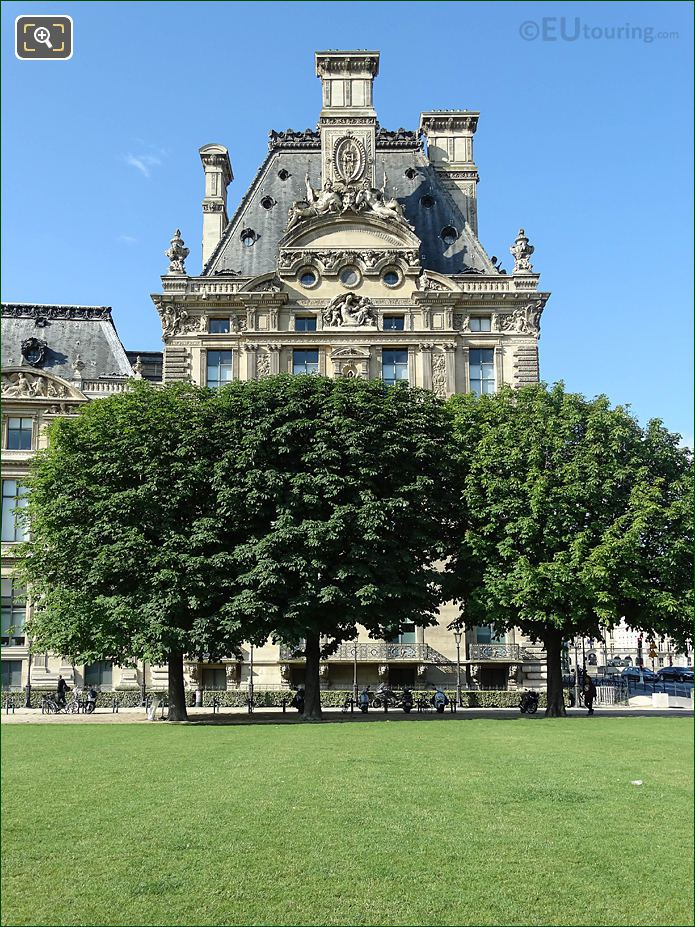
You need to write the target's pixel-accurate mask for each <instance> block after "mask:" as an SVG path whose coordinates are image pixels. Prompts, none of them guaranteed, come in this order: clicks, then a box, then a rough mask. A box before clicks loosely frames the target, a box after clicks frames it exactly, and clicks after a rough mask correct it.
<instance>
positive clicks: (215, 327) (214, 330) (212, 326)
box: [208, 319, 229, 335]
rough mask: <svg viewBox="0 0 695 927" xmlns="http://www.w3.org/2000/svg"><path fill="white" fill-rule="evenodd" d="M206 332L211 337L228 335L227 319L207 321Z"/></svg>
mask: <svg viewBox="0 0 695 927" xmlns="http://www.w3.org/2000/svg"><path fill="white" fill-rule="evenodd" d="M208 331H209V332H210V334H211V335H227V334H229V319H208Z"/></svg>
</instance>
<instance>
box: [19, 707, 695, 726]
mask: <svg viewBox="0 0 695 927" xmlns="http://www.w3.org/2000/svg"><path fill="white" fill-rule="evenodd" d="M692 715H693V713H692V711H690V710H688V709H683V708H680V709H679V708H668V709H665V708H646V707H645V708H625V707H617V708H610V707H606V708H597V709H596V713H595V714H594V715H593V716H592V717H588V716H587V713H586V711H585V709H583V708H570V709H568V710H567V716H568V717H570V718H578V719H583V718H586V721H587V722H589V723H592V722H594V721H598V720H600V719H601V718H691V717H692ZM188 718H189V721H191V722H193V723H199V724H212V723H214V724H269V723H270V724H278V723H281V724H296V723H297V722H298V721H299V720H300V719H299V717H298V715H297V712H296V711H295V710H294V709H288V710H287V712H286V713H284V714H283V711H282V709H281V708H264V709H262V710H256V711H254V713H253V714H252V715H249V714H248V712H247V710H246V709H245V708H222V709H220V711H219V712H218V713H217V714H215V715H213V713H212V711H211V710H210V709H209V708H189V709H188ZM479 718H488V719H492V718H494V719H498V720H507V721H509V720H517V721H522V722H526V721H537V720H542V719H543V718H544V715H543V711H542V710H541V711H539V712H538V713H537V714H535V715H531V716H527V715H522V714H521V713H520V712H519V710H518V709H514V708H460V709H459V710H458V711H457V712H456V713H452V712H450V711H446V712H445V713H444V714H443V715H438V714H437V713H436V712H434V711H427V712H423V713H422V714H418V713H417V712H412V713H411V714H409V715H407V714H405V712H403V711H398V710H396V711H394V710H391V711H389V712H384V711H375V710H372V711H370V712H368V713H367V714H366V715H364V714H362V712H359V711H356V712H354V714H349V713H348V714H343V713H342V711H341V710H340V709H339V708H325V709H324V720H325V721H329V722H338V723H346V724H369V723H370V722H378V721H407V722H409V723H417V722H418V721H422V722H434V723H439V724H441V723H443V722H445V721H449V722H454V721H468V720H471V719H479ZM1 723H2V724H147V723H151V722H148V721H147V717H146V715H145V712H144V709H142V708H121V709H120V710H119V711H118V712H115V713H114V712H112V711H111V709H110V708H97V710H96V711H95V712H94V713H93V714H91V715H73V714H70V715H62V714H60V715H54V714H50V715H42V714H41V709H40V708H16V709H15V711H14V713H12V712H10V713H9V714H7V713H6V712H5V710H4V709H3V711H2V718H1Z"/></svg>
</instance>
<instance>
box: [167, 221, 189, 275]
mask: <svg viewBox="0 0 695 927" xmlns="http://www.w3.org/2000/svg"><path fill="white" fill-rule="evenodd" d="M189 254H190V251H189V249H188V248H186V247H184V241H183V239H182V238H181V230H180V229H176V231H175V232H174V237H173V238H172V239H171V245H170V247H169V248H167V250H166V251H165V252H164V257H167V258H169V270H168V271H167V274H185V273H186V268H185V266H184V261H185V260H186V258H187V257H188V255H189Z"/></svg>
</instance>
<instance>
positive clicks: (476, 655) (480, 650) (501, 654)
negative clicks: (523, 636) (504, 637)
mask: <svg viewBox="0 0 695 927" xmlns="http://www.w3.org/2000/svg"><path fill="white" fill-rule="evenodd" d="M468 653H469V659H470V660H499V661H500V662H501V663H509V662H510V661H511V662H518V661H519V660H520V659H521V648H520V647H519V645H518V644H470V645H469V647H468Z"/></svg>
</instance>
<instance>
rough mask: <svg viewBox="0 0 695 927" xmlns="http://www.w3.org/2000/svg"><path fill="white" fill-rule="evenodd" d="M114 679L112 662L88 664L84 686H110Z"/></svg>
mask: <svg viewBox="0 0 695 927" xmlns="http://www.w3.org/2000/svg"><path fill="white" fill-rule="evenodd" d="M112 678H113V663H112V662H111V660H97V662H96V663H88V664H87V665H86V666H85V668H84V684H85V685H86V686H107V687H108V686H110V685H111V680H112Z"/></svg>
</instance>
